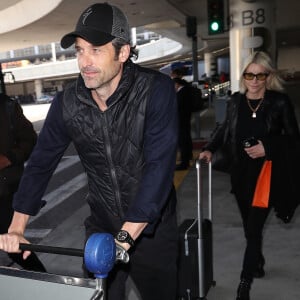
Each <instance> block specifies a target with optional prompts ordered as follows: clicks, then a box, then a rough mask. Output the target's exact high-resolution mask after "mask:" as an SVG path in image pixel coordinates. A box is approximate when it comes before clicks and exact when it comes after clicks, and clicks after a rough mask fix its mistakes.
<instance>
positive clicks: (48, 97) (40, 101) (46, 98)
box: [35, 95, 53, 104]
mask: <svg viewBox="0 0 300 300" xmlns="http://www.w3.org/2000/svg"><path fill="white" fill-rule="evenodd" d="M52 100H53V96H51V95H42V96H41V97H39V98H37V99H36V100H35V102H36V103H38V104H43V103H51V101H52Z"/></svg>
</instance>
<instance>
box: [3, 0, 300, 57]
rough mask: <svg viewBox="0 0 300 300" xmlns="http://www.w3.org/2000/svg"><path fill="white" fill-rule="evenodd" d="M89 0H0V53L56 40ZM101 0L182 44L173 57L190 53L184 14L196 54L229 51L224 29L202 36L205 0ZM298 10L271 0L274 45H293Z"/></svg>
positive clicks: (290, 1) (298, 5) (299, 5)
mask: <svg viewBox="0 0 300 300" xmlns="http://www.w3.org/2000/svg"><path fill="white" fill-rule="evenodd" d="M240 1H243V0H240ZM244 1H250V0H244ZM251 1H253V0H251ZM254 1H255V0H254ZM265 1H273V0H265ZM95 2H96V1H95V0H93V1H90V0H75V1H74V0H39V1H36V0H6V1H1V3H0V17H1V20H2V22H1V23H2V25H0V38H1V43H0V52H4V51H9V50H14V49H20V48H26V47H31V46H33V45H42V44H49V43H51V42H57V41H60V39H61V37H62V36H63V35H64V34H65V33H67V32H70V31H72V30H73V29H74V26H75V24H76V22H77V19H78V17H79V15H80V14H81V12H82V11H83V10H84V9H85V8H86V7H87V6H88V5H90V4H93V3H95ZM99 2H102V1H99ZM103 2H104V1H103ZM107 2H109V3H111V4H114V5H117V6H119V7H120V8H121V9H122V10H123V11H124V12H125V13H126V15H127V16H128V19H129V23H130V26H131V27H141V26H142V27H144V28H145V29H146V30H149V31H154V32H157V33H159V34H161V35H162V36H166V37H169V38H171V39H174V40H176V41H178V42H180V43H181V44H182V45H183V48H182V51H181V52H180V53H178V55H177V56H176V57H175V59H178V60H179V59H184V58H187V57H190V56H191V48H192V42H191V39H190V38H188V37H187V36H186V26H185V23H186V16H195V17H197V22H198V27H197V38H198V39H197V40H198V54H199V56H200V58H201V56H203V53H204V52H214V53H216V55H223V54H227V53H228V52H229V40H228V33H225V34H222V35H218V36H214V37H213V38H212V37H211V36H208V35H207V28H206V27H207V25H206V10H207V6H206V0H151V1H150V0H113V1H107ZM299 11H300V1H299V0H276V32H277V45H278V46H279V47H281V46H299V44H300V39H299V36H300V19H299V17H298V15H299ZM172 59H174V55H173V57H172Z"/></svg>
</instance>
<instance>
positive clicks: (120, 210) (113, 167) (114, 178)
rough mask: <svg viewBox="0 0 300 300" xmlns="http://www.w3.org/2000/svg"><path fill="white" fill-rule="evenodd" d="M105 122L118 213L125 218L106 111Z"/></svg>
mask: <svg viewBox="0 0 300 300" xmlns="http://www.w3.org/2000/svg"><path fill="white" fill-rule="evenodd" d="M104 124H105V125H104V126H103V127H102V128H103V133H104V138H105V148H106V154H107V160H108V163H109V167H110V174H111V179H112V184H113V188H114V193H115V197H116V207H117V210H118V215H119V216H120V217H121V218H122V219H123V218H124V214H123V210H122V205H121V194H120V189H119V185H118V182H117V174H116V168H115V165H114V163H113V160H112V152H111V142H110V137H109V133H108V129H107V124H108V121H107V116H106V114H105V113H104Z"/></svg>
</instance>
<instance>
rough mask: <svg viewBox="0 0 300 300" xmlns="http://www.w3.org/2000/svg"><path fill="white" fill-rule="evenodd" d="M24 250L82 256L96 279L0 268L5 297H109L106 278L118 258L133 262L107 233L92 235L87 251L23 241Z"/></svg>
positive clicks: (81, 299) (67, 299)
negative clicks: (106, 290) (106, 291)
mask: <svg viewBox="0 0 300 300" xmlns="http://www.w3.org/2000/svg"><path fill="white" fill-rule="evenodd" d="M20 249H21V250H29V251H35V252H44V253H55V254H61V255H70V256H82V257H83V258H84V262H85V265H86V267H87V269H88V270H89V271H90V272H91V273H94V275H95V279H85V278H77V277H70V276H63V275H56V274H48V273H39V272H33V271H25V270H19V269H15V268H8V267H0V290H1V299H5V300H16V299H23V300H35V299H36V300H38V299H43V300H53V299H55V300H105V298H106V297H105V280H106V277H107V276H108V273H109V271H110V270H111V269H112V268H113V266H114V264H115V262H116V261H121V262H124V263H127V262H128V261H129V256H128V253H127V252H126V251H125V250H124V249H123V248H122V247H120V246H118V245H116V243H115V241H114V238H113V237H112V235H110V234H107V233H96V234H93V235H91V237H90V238H89V239H88V241H87V243H86V245H85V249H84V250H80V249H71V248H59V247H51V246H43V245H32V244H20Z"/></svg>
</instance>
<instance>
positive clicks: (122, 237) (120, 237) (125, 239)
mask: <svg viewBox="0 0 300 300" xmlns="http://www.w3.org/2000/svg"><path fill="white" fill-rule="evenodd" d="M115 238H116V240H117V241H118V242H120V243H128V244H129V245H130V246H131V247H133V246H134V240H133V238H132V237H131V236H130V234H129V232H127V231H126V230H120V231H119V232H118V233H117V235H116V237H115Z"/></svg>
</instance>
